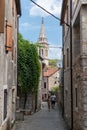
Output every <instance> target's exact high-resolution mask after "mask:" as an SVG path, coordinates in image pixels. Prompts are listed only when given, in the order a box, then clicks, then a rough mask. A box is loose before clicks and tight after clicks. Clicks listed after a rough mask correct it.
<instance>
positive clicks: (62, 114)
mask: <svg viewBox="0 0 87 130" xmlns="http://www.w3.org/2000/svg"><path fill="white" fill-rule="evenodd" d="M62 37H63V36H62ZM62 40H63V39H62ZM62 46H63V48H62V55H63V62H62V64H63V72H62V75H63V77H62V96H63V104H62V105H63V106H62V116H63V117H64V40H63V45H62Z"/></svg>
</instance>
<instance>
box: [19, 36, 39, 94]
mask: <svg viewBox="0 0 87 130" xmlns="http://www.w3.org/2000/svg"><path fill="white" fill-rule="evenodd" d="M40 71H41V66H40V62H39V56H38V52H37V46H36V45H35V44H33V43H30V42H29V41H27V40H25V39H24V38H23V37H22V35H21V34H19V36H18V86H19V87H20V90H21V92H22V93H28V92H34V93H37V90H38V85H39V78H40Z"/></svg>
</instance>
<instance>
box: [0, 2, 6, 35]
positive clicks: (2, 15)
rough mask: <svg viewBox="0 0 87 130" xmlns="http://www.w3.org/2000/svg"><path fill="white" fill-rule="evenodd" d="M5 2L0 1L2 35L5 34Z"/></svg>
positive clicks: (0, 30) (0, 28) (0, 29)
mask: <svg viewBox="0 0 87 130" xmlns="http://www.w3.org/2000/svg"><path fill="white" fill-rule="evenodd" d="M4 18H5V0H0V33H3V32H4Z"/></svg>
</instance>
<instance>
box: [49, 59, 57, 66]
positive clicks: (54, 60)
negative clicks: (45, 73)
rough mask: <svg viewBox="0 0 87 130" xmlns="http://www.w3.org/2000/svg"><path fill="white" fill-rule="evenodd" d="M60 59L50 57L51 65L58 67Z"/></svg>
mask: <svg viewBox="0 0 87 130" xmlns="http://www.w3.org/2000/svg"><path fill="white" fill-rule="evenodd" d="M57 63H58V60H57V59H50V60H49V66H51V67H57Z"/></svg>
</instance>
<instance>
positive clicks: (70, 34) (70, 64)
mask: <svg viewBox="0 0 87 130" xmlns="http://www.w3.org/2000/svg"><path fill="white" fill-rule="evenodd" d="M72 71H73V70H72V0H70V73H71V74H70V78H71V130H73V79H72V78H73V77H72V76H73V75H72V73H73V72H72Z"/></svg>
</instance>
